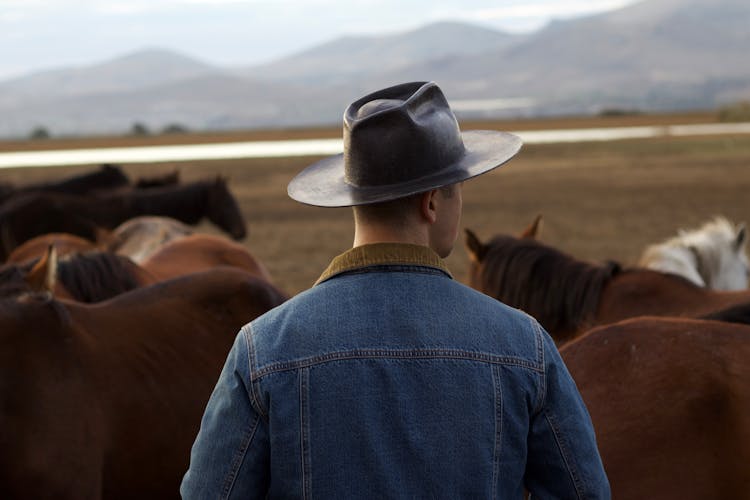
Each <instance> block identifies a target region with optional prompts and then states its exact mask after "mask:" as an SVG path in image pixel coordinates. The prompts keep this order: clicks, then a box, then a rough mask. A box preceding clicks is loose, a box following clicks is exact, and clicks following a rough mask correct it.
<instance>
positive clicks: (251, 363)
mask: <svg viewBox="0 0 750 500" xmlns="http://www.w3.org/2000/svg"><path fill="white" fill-rule="evenodd" d="M242 333H243V336H244V337H245V343H246V344H247V358H248V367H249V368H250V373H251V374H252V373H253V372H254V371H255V363H256V360H255V346H254V344H253V339H252V325H250V324H248V325H245V327H243V328H242ZM249 385H250V398H251V399H252V402H253V404H254V405H255V407H256V408H257V410H258V413H260V414H261V415H262V416H263V418H268V412H266V410H265V408H264V407H263V405H262V404H261V402H260V397H259V395H258V393H257V391H256V387H255V379H253V378H252V377H251V378H250V384H249Z"/></svg>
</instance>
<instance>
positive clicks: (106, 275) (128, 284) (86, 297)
mask: <svg viewBox="0 0 750 500" xmlns="http://www.w3.org/2000/svg"><path fill="white" fill-rule="evenodd" d="M134 269H135V264H134V263H133V261H131V260H130V259H129V258H127V257H124V256H122V255H117V254H113V253H109V252H89V253H84V254H72V255H71V256H68V258H65V259H62V260H60V261H59V262H58V264H57V279H58V280H59V281H60V283H62V285H63V286H64V287H65V289H66V290H67V291H68V293H70V295H71V296H72V297H73V298H74V299H75V300H77V301H79V302H89V303H90V302H100V301H102V300H107V299H110V298H112V297H114V296H115V295H119V294H121V293H124V292H127V291H130V290H133V289H134V288H138V287H139V283H138V280H137V277H136V275H135V272H134Z"/></svg>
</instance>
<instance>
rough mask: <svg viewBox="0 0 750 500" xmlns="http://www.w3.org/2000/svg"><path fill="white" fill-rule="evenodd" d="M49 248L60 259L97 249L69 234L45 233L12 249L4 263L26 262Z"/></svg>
mask: <svg viewBox="0 0 750 500" xmlns="http://www.w3.org/2000/svg"><path fill="white" fill-rule="evenodd" d="M50 246H54V247H55V250H57V255H58V256H60V257H62V256H63V255H68V254H71V253H80V252H90V251H93V250H96V249H98V245H97V243H96V242H94V241H91V240H87V239H86V238H81V237H80V236H76V235H75V234H69V233H47V234H41V235H39V236H34V237H33V238H31V239H30V240H27V241H25V242H23V243H21V244H20V245H19V246H17V247H16V248H14V249H13V251H11V252H10V254H9V255H8V258H7V259H6V261H5V262H6V263H16V264H19V263H21V262H26V261H28V260H32V259H38V258H39V257H41V256H42V255H44V254H45V253H46V252H47V250H48V249H49V247H50Z"/></svg>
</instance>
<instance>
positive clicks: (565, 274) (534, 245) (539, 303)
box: [466, 230, 750, 343]
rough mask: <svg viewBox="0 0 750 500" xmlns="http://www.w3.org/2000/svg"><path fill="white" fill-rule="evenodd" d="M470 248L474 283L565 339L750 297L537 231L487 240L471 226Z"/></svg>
mask: <svg viewBox="0 0 750 500" xmlns="http://www.w3.org/2000/svg"><path fill="white" fill-rule="evenodd" d="M466 247H467V249H468V252H469V256H470V259H471V264H470V270H469V285H470V286H471V287H473V288H475V289H477V290H479V291H481V292H483V293H486V294H487V295H490V296H492V297H495V298H496V299H498V300H500V301H502V302H504V303H506V304H508V305H510V306H512V307H516V308H519V309H522V310H524V311H525V312H527V313H529V314H531V315H532V316H534V317H535V318H536V319H537V320H538V321H539V322H540V323H541V324H542V326H544V328H545V329H547V331H548V332H549V333H550V335H552V336H553V337H554V339H555V340H556V341H557V342H558V343H559V342H564V341H567V340H570V339H571V338H573V337H575V336H576V335H578V334H579V333H581V332H582V331H584V330H586V329H588V328H590V327H592V326H594V325H600V324H606V323H613V322H615V321H619V320H621V319H625V318H630V317H634V316H643V315H655V316H692V317H697V316H703V315H705V314H709V313H711V312H713V311H716V310H720V309H724V308H727V307H729V306H731V305H734V304H741V303H746V302H750V291H741V292H720V291H714V290H710V289H706V288H703V287H699V286H696V285H694V284H692V283H691V282H689V281H688V280H686V279H684V278H681V277H679V276H675V275H671V274H666V273H660V272H657V271H650V270H646V269H640V268H632V269H623V268H621V267H620V265H619V264H617V263H615V262H605V263H603V264H591V263H588V262H583V261H580V260H577V259H575V258H573V257H571V256H569V255H567V254H565V253H563V252H560V251H559V250H557V249H554V248H552V247H549V246H547V245H544V244H542V243H540V242H538V241H536V240H535V239H533V238H531V237H523V238H515V237H513V236H506V235H500V236H496V237H494V238H493V239H492V240H490V241H489V242H488V243H482V242H481V241H480V240H479V238H477V237H476V235H475V234H474V233H473V232H471V231H470V230H466Z"/></svg>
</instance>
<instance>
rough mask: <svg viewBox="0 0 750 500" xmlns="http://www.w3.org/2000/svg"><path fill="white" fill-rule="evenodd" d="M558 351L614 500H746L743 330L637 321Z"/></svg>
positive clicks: (749, 400)
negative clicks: (580, 398) (580, 400)
mask: <svg viewBox="0 0 750 500" xmlns="http://www.w3.org/2000/svg"><path fill="white" fill-rule="evenodd" d="M560 353H561V355H562V357H563V359H564V361H565V364H566V365H567V367H568V369H569V371H570V373H571V375H572V376H573V378H574V380H575V382H576V385H577V386H578V388H579V390H580V392H581V395H582V396H583V399H584V401H585V402H586V406H587V407H588V410H589V413H590V414H591V418H592V421H593V423H594V428H595V430H596V434H597V442H598V445H599V450H600V452H601V455H602V459H603V462H604V467H605V469H606V471H607V475H608V477H609V481H610V484H611V487H612V497H613V498H623V499H631V498H632V499H636V498H638V499H640V498H658V499H660V500H670V499H674V500H692V499H694V500H712V499H716V500H719V499H725V498H732V499H750V467H748V464H750V384H748V381H750V363H748V360H750V326H747V325H736V324H732V323H723V322H719V321H702V320H693V319H684V318H654V317H649V318H635V319H631V320H626V321H622V322H620V323H616V324H613V325H607V326H602V327H598V328H596V329H594V330H592V331H590V332H588V333H586V334H584V335H582V336H581V337H579V338H578V339H576V340H574V341H572V342H570V343H568V344H566V345H565V346H563V347H562V348H561V350H560Z"/></svg>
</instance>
